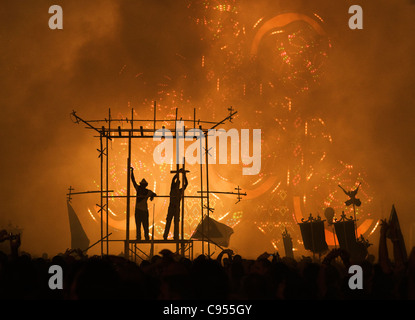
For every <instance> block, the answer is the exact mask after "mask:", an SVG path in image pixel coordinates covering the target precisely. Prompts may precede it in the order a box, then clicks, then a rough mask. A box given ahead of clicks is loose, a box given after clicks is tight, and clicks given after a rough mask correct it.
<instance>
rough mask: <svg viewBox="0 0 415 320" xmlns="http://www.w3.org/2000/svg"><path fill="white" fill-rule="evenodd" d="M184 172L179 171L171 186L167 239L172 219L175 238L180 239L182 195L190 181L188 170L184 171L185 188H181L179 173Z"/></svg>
mask: <svg viewBox="0 0 415 320" xmlns="http://www.w3.org/2000/svg"><path fill="white" fill-rule="evenodd" d="M180 172H183V170H182V169H180V170H179V172H177V173H176V174H175V175H174V177H173V180H172V182H171V186H170V203H169V208H168V211H167V218H166V227H165V229H164V235H163V239H164V240H167V236H168V235H169V231H170V225H171V221H172V220H173V219H174V229H173V230H174V231H173V238H174V240H178V239H179V222H180V201H181V200H182V196H183V193H184V190H186V188H187V185H188V182H187V177H186V172H183V175H184V182H183V188H180V179H179V174H180Z"/></svg>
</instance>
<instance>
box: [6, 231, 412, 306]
mask: <svg viewBox="0 0 415 320" xmlns="http://www.w3.org/2000/svg"><path fill="white" fill-rule="evenodd" d="M383 230H384V229H383ZM383 240H385V241H383ZM383 242H384V244H385V245H386V238H385V237H384V232H383V231H382V230H381V242H380V249H379V253H380V256H379V259H378V261H375V260H374V259H370V258H366V259H364V260H362V261H360V262H359V263H358V264H359V265H360V266H361V267H362V269H363V289H355V290H351V289H350V288H349V284H348V283H349V278H350V276H351V275H350V274H349V273H348V270H349V266H350V265H351V264H352V263H353V261H351V260H350V257H349V255H348V253H347V252H346V251H344V250H342V249H334V250H332V251H330V252H328V253H327V254H326V255H325V256H324V257H322V260H321V261H319V262H317V261H313V260H312V259H311V258H309V257H303V258H301V259H299V260H294V259H289V258H286V257H280V256H279V255H278V254H275V255H269V254H266V253H265V254H262V255H261V256H259V257H258V258H257V259H254V260H250V259H244V258H243V257H241V256H239V255H235V254H233V252H232V251H230V250H224V251H223V252H222V253H221V254H219V256H218V257H217V258H216V259H210V258H208V257H206V256H204V255H200V256H198V257H196V258H195V259H194V260H190V259H187V258H183V257H181V256H178V255H176V254H174V253H172V252H170V251H168V250H163V251H161V252H160V254H159V255H155V256H153V257H152V258H151V259H150V260H145V261H141V262H140V263H135V262H133V261H129V260H127V259H125V258H124V257H120V256H111V255H110V256H103V257H101V256H91V257H88V256H84V255H82V254H79V252H77V251H67V252H66V253H65V254H60V255H57V256H55V257H53V258H50V259H47V258H31V257H30V255H28V254H20V255H15V256H12V255H6V254H4V253H0V297H1V299H59V300H65V299H68V300H69V299H141V300H193V299H197V300H203V299H213V300H232V299H235V300H245V299H249V300H255V299H260V300H269V299H271V300H291V299H317V300H351V299H382V300H384V299H387V300H391V299H392V300H415V248H413V249H412V251H411V252H410V254H409V255H408V257H407V258H406V259H405V260H402V261H401V260H399V257H397V258H396V259H395V261H392V260H390V259H389V256H388V254H387V251H386V252H385V251H384V249H386V248H384V247H382V243H383ZM372 258H373V257H372ZM51 265H59V266H61V267H62V270H63V289H61V290H60V289H55V290H51V289H50V288H49V279H50V278H51V276H52V274H49V273H48V271H49V267H50V266H51Z"/></svg>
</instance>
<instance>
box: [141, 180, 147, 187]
mask: <svg viewBox="0 0 415 320" xmlns="http://www.w3.org/2000/svg"><path fill="white" fill-rule="evenodd" d="M140 186H143V187H147V186H148V182H147V181H146V179H143V180H141V181H140Z"/></svg>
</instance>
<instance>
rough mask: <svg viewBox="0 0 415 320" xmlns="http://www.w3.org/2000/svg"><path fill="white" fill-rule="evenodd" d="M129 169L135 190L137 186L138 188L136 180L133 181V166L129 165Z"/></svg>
mask: <svg viewBox="0 0 415 320" xmlns="http://www.w3.org/2000/svg"><path fill="white" fill-rule="evenodd" d="M130 170H131V180H132V181H133V185H134V188H135V189H136V190H137V188H138V184H137V182H136V181H135V177H134V168H133V167H130Z"/></svg>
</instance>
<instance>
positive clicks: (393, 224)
mask: <svg viewBox="0 0 415 320" xmlns="http://www.w3.org/2000/svg"><path fill="white" fill-rule="evenodd" d="M386 236H387V237H388V238H389V239H391V240H393V241H398V243H399V247H400V248H401V250H402V252H401V254H402V258H403V260H404V262H406V261H407V259H408V254H407V252H406V247H405V241H404V239H403V234H402V231H401V227H400V224H399V219H398V214H397V213H396V209H395V205H392V210H391V214H390V216H389V230H388V232H387V234H386Z"/></svg>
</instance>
